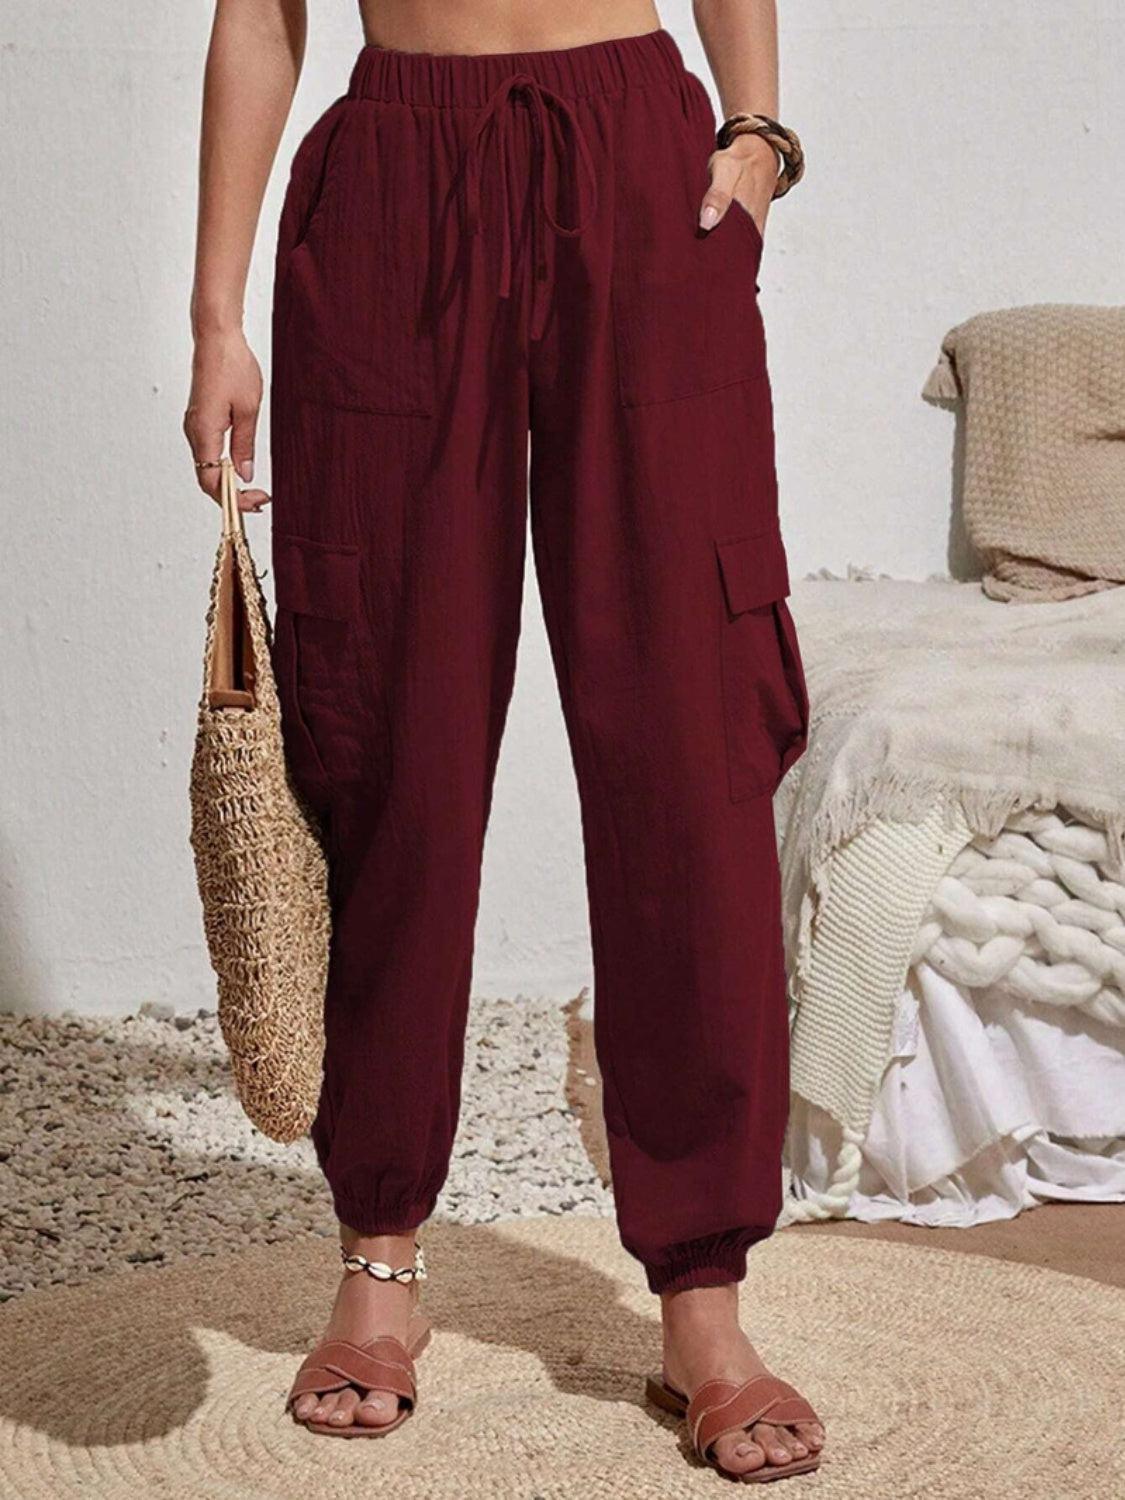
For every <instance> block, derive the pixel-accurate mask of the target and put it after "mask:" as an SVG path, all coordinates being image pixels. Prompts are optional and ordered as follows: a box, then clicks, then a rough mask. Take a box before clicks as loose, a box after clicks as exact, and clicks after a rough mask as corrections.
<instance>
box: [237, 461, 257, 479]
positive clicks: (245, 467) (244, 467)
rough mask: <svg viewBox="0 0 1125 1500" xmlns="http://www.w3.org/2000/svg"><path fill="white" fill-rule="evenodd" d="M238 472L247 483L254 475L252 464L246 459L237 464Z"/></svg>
mask: <svg viewBox="0 0 1125 1500" xmlns="http://www.w3.org/2000/svg"><path fill="white" fill-rule="evenodd" d="M238 472H239V474H241V476H242V478H243V479H245V481H246V483H247V484H249V483H250V481H251V480H252V479H253V477H254V465H253V464H252V463H251V462H250V460H249V459H247V460H246V462H245V463H241V464H239V466H238Z"/></svg>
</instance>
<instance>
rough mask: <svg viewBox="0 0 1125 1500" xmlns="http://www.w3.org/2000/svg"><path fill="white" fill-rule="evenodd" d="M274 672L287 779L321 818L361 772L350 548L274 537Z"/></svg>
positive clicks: (357, 630) (358, 625)
mask: <svg viewBox="0 0 1125 1500" xmlns="http://www.w3.org/2000/svg"><path fill="white" fill-rule="evenodd" d="M273 559H274V582H275V597H276V600H277V623H276V627H275V631H274V672H275V675H276V677H277V686H278V696H279V697H280V700H281V717H282V729H283V732H284V738H285V753H286V759H287V761H288V763H289V769H290V772H291V774H292V776H293V780H294V782H295V784H296V786H297V789H298V791H300V792H301V793H302V794H303V795H304V797H305V798H306V799H307V800H308V802H309V804H310V806H311V807H312V808H313V810H314V811H315V812H317V813H318V814H320V815H321V816H323V815H324V814H325V813H326V812H327V811H328V810H329V807H330V804H331V801H332V794H333V792H334V790H335V789H336V788H337V786H338V785H340V784H341V783H343V782H347V781H353V780H355V779H357V778H358V777H359V775H360V774H361V770H362V766H363V763H364V758H365V753H366V747H367V746H368V745H369V743H370V736H369V733H368V730H367V720H368V716H369V715H368V710H367V708H366V707H365V700H366V694H365V693H364V691H363V681H362V678H363V660H362V657H363V653H362V630H363V623H362V622H363V608H362V595H361V590H360V572H359V569H360V556H359V549H358V548H357V547H350V546H337V545H331V544H328V543H323V542H315V541H311V540H309V539H308V538H305V537H295V536H285V537H276V538H275V540H274V549H273Z"/></svg>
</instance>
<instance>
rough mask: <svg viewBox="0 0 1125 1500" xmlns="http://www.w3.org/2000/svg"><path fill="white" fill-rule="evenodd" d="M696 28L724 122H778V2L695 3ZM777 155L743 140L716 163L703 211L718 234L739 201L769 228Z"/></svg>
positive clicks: (758, 141) (756, 139) (703, 221)
mask: <svg viewBox="0 0 1125 1500" xmlns="http://www.w3.org/2000/svg"><path fill="white" fill-rule="evenodd" d="M693 9H694V12H695V24H696V27H697V28H698V31H699V37H700V40H701V41H702V43H703V50H704V52H705V53H706V54H707V61H708V63H709V64H710V66H711V72H712V73H713V74H714V77H715V83H716V84H717V85H718V89H719V102H720V105H721V106H722V112H723V118H724V119H725V118H726V117H727V116H729V115H734V114H761V115H770V116H771V117H773V118H774V119H776V118H777V92H778V90H777V5H776V0H694V4H693ZM777 167H778V163H777V154H776V152H775V151H774V149H773V147H772V146H771V145H769V144H768V143H767V142H766V141H763V140H762V138H761V136H757V135H740V136H736V138H735V139H734V140H733V141H732V142H731V144H730V145H729V146H728V147H727V149H726V150H725V151H717V152H715V154H714V155H713V156H712V158H711V186H710V188H709V189H708V191H707V193H706V194H705V196H704V199H703V202H702V203H701V205H700V209H699V223H700V226H701V227H702V228H703V229H714V227H715V225H716V224H717V223H718V222H719V220H720V219H721V218H722V217H723V215H724V214H725V213H726V211H727V209H728V208H729V207H730V205H731V200H732V199H733V198H737V199H738V201H739V203H741V204H742V206H743V208H745V209H746V210H747V212H748V213H749V214H750V215H751V216H752V217H753V219H754V221H755V223H756V224H757V226H758V228H759V229H762V230H764V229H765V226H766V214H767V213H768V212H769V206H770V201H771V199H772V197H773V189H774V184H775V183H776V181H777Z"/></svg>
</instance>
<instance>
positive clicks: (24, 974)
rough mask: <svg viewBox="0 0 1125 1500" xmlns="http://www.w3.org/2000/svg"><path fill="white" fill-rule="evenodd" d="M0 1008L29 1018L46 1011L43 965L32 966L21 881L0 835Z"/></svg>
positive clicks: (9, 849) (4, 840)
mask: <svg viewBox="0 0 1125 1500" xmlns="http://www.w3.org/2000/svg"><path fill="white" fill-rule="evenodd" d="M0 870H2V871H3V878H2V879H0V1007H2V1008H3V1009H4V1010H6V1011H17V1012H19V1013H20V1014H22V1015H28V1014H32V1013H34V1012H37V1011H42V1010H44V1009H45V1008H46V1004H47V997H46V993H45V991H44V987H43V981H42V977H41V976H42V965H41V964H35V963H32V962H31V952H30V949H31V943H30V940H29V938H28V935H27V930H26V927H25V925H24V916H23V908H22V905H21V892H22V889H23V881H22V877H21V872H20V867H19V862H18V861H17V859H16V857H15V855H14V853H13V850H12V847H11V845H10V844H9V842H8V840H7V839H6V838H5V837H4V835H3V834H0Z"/></svg>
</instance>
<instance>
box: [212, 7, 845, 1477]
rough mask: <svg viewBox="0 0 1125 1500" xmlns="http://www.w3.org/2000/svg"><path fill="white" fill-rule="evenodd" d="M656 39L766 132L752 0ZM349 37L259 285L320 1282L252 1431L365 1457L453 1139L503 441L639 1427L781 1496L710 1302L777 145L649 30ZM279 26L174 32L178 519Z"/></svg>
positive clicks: (493, 17) (234, 354)
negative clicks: (186, 399)
mask: <svg viewBox="0 0 1125 1500" xmlns="http://www.w3.org/2000/svg"><path fill="white" fill-rule="evenodd" d="M697 14H698V21H699V29H700V33H701V36H702V39H703V44H704V47H705V49H706V52H707V56H708V58H709V59H710V62H711V65H712V67H713V70H714V73H715V77H716V80H717V83H718V87H719V91H720V93H721V96H722V103H723V108H724V110H725V112H726V114H727V115H728V116H732V115H735V114H736V113H737V112H747V113H752V112H754V111H758V112H762V113H763V114H764V115H766V116H772V115H774V114H776V41H775V17H774V5H773V0H698V4H697ZM363 20H364V29H365V33H366V37H367V45H366V46H365V47H364V48H363V50H362V51H361V52H360V54H359V57H358V60H357V61H356V63H355V66H354V69H353V71H352V74H351V80H350V83H349V87H348V90H347V93H346V94H345V95H344V96H343V97H342V98H341V99H339V100H337V102H336V103H334V104H333V105H332V106H331V107H330V108H329V109H328V110H327V112H326V113H325V114H324V115H323V117H322V118H321V119H320V120H319V121H318V123H317V124H316V125H315V126H314V127H313V129H312V130H311V131H310V133H309V134H308V135H307V136H306V137H305V139H304V141H303V142H302V144H301V146H300V148H299V150H298V152H297V155H296V159H295V161H294V163H293V169H292V175H291V179H290V184H289V191H288V195H287V198H286V201H285V207H284V211H283V214H282V218H281V225H280V233H279V242H278V249H277V265H276V284H275V303H274V358H273V363H274V370H273V384H272V400H271V411H272V419H271V449H272V465H273V475H274V484H273V495H274V501H275V511H276V515H275V522H274V539H273V563H274V578H275V582H276V598H277V606H278V616H277V625H276V636H275V643H274V650H275V668H276V672H277V677H278V682H279V687H280V691H281V697H282V714H283V724H284V733H285V740H286V754H287V758H288V760H289V762H290V766H291V770H292V774H293V778H294V780H295V783H296V784H297V786H298V787H299V789H300V790H301V792H302V793H303V795H304V796H305V798H306V799H307V801H308V803H309V804H310V805H311V807H312V808H313V809H314V810H315V812H316V813H317V814H318V816H319V817H320V819H321V820H322V822H323V826H324V837H325V845H326V849H327V851H328V856H329V867H330V872H331V896H332V904H333V946H332V957H331V965H330V978H329V988H328V995H327V1005H326V1023H325V1024H326V1033H327V1052H326V1062H325V1080H324V1088H323V1093H322V1098H321V1106H320V1112H319V1115H318V1118H317V1120H316V1123H315V1127H314V1131H313V1136H314V1140H315V1144H316V1148H317V1152H318V1156H319V1159H320V1162H321V1164H322V1166H323V1168H324V1171H325V1174H326V1176H327V1179H328V1182H329V1184H330V1186H331V1190H332V1193H333V1198H334V1203H335V1208H336V1212H337V1215H338V1217H339V1220H340V1226H341V1229H340V1232H341V1243H342V1253H343V1255H344V1257H345V1269H344V1274H343V1277H342V1281H341V1285H340V1288H339V1292H338V1295H337V1298H336V1303H335V1306H334V1308H333V1309H332V1312H331V1315H330V1317H329V1322H328V1328H327V1333H326V1336H325V1342H324V1343H323V1344H322V1345H321V1346H320V1347H319V1348H318V1349H317V1350H316V1351H314V1353H313V1354H312V1355H310V1357H309V1359H308V1360H307V1361H306V1362H305V1365H304V1366H302V1369H301V1371H300V1373H299V1375H298V1379H297V1381H296V1384H295V1386H294V1389H293V1392H292V1394H291V1397H290V1406H291V1409H292V1411H293V1414H294V1416H295V1418H296V1419H297V1420H298V1421H299V1422H302V1423H304V1424H305V1425H307V1426H308V1427H309V1428H310V1429H312V1430H313V1431H314V1432H317V1433H333V1434H340V1435H346V1436H353V1435H354V1436H376V1435H385V1434H386V1433H388V1432H389V1431H390V1430H392V1428H394V1427H397V1426H398V1425H399V1424H400V1423H401V1422H402V1421H403V1420H405V1418H406V1417H407V1416H408V1415H409V1412H410V1411H411V1409H412V1406H413V1402H414V1399H415V1368H414V1363H413V1357H414V1356H415V1355H416V1354H417V1353H418V1352H419V1351H420V1349H421V1347H422V1345H423V1344H424V1342H425V1339H426V1337H427V1329H426V1325H425V1322H424V1320H423V1319H422V1318H421V1315H420V1314H419V1313H418V1312H417V1310H416V1301H417V1290H418V1288H417V1280H418V1279H419V1276H420V1275H421V1274H423V1268H422V1266H421V1261H420V1256H419V1252H418V1251H417V1248H416V1240H415V1232H416V1230H417V1229H418V1227H419V1225H420V1224H422V1223H423V1221H424V1220H425V1219H426V1218H427V1216H428V1215H429V1214H430V1212H431V1211H432V1209H433V1206H434V1202H435V1199H436V1196H437V1194H438V1191H439V1189H440V1188H441V1186H442V1183H443V1181H444V1179H445V1175H446V1170H447V1164H448V1159H449V1152H450V1148H451V1144H452V1140H453V1135H454V1128H455V1124H456V1119H457V1111H458V1105H459V1087H460V1074H461V1063H462V1040H463V1028H464V1023H465V1013H466V1007H467V1003H468V986H469V977H470V964H471V945H472V936H473V925H474V918H475V914H476V905H477V893H478V879H479V868H480V857H481V848H482V842H483V838H484V831H485V824H486V821H487V814H488V806H489V799H490V794H491V786H492V778H493V771H494V768H495V764H496V756H497V751H498V748H499V743H500V735H501V730H502V727H503V722H504V716H505V711H506V708H507V704H508V698H509V693H510V689H511V685H512V676H513V669H514V663H515V653H516V637H517V631H518V623H519V611H520V596H521V586H522V576H523V566H524V540H525V531H526V522H527V513H528V483H527V460H528V448H529V442H530V454H531V482H530V518H531V531H532V537H533V543H534V555H535V563H536V568H537V573H538V579H539V586H540V591H541V596H542V600H543V607H544V612H545V616H546V620H547V627H548V632H549V635H550V640H551V645H552V651H553V655H554V661H555V665H556V670H557V674H558V680H559V685H560V690H561V695H562V699H563V705H564V710H565V714H566V720H567V726H568V731H569V735H570V740H571V746H572V750H573V755H574V762H575V767H576V771H577V777H578V784H579V790H580V793H581V798H582V809H583V830H584V836H585V843H586V855H587V866H588V881H589V898H590V910H591V928H592V934H593V947H594V960H595V974H596V1001H597V1003H596V1015H597V1019H596V1023H595V1026H596V1038H597V1046H598V1055H599V1060H600V1065H601V1069H602V1073H603V1078H604V1084H605V1101H606V1102H605V1112H606V1123H607V1126H608V1132H609V1142H610V1150H611V1162H612V1171H613V1181H614V1190H615V1197H616V1204H617V1213H618V1221H619V1228H620V1233H621V1237H622V1241H623V1243H624V1245H625V1247H626V1248H627V1249H628V1250H629V1251H630V1252H631V1253H632V1254H633V1255H634V1256H636V1257H637V1258H638V1259H639V1260H640V1261H641V1262H642V1264H643V1266H644V1268H645V1273H646V1276H647V1279H648V1285H649V1287H650V1288H651V1290H652V1291H653V1292H654V1293H655V1294H658V1295H659V1296H660V1298H661V1307H662V1316H663V1330H664V1367H663V1371H662V1372H661V1375H660V1376H658V1377H654V1378H653V1379H652V1380H651V1381H650V1385H649V1394H650V1397H651V1398H652V1399H654V1400H655V1401H657V1402H658V1403H660V1404H662V1405H665V1406H666V1407H668V1408H669V1409H671V1410H676V1411H683V1410H684V1408H685V1407H686V1406H687V1404H688V1398H689V1397H690V1398H691V1406H690V1413H689V1416H690V1420H691V1424H692V1433H693V1440H694V1441H695V1442H696V1444H697V1447H698V1448H699V1451H700V1453H701V1454H702V1455H703V1456H704V1457H706V1458H707V1459H708V1460H709V1461H710V1462H712V1463H714V1464H715V1465H716V1466H717V1467H719V1468H721V1469H722V1470H724V1471H725V1472H727V1473H728V1474H731V1475H734V1476H736V1477H744V1478H750V1479H766V1478H774V1477H779V1476H780V1475H783V1474H786V1473H791V1472H796V1471H799V1470H802V1469H808V1468H812V1467H815V1466H816V1464H817V1463H818V1462H819V1450H820V1448H821V1445H822V1442H823V1431H822V1428H821V1427H820V1424H819V1423H818V1421H817V1420H816V1417H815V1413H814V1412H813V1410H812V1408H811V1407H810V1406H809V1405H808V1403H807V1402H805V1401H803V1400H802V1399H800V1398H799V1397H798V1396H797V1395H796V1393H795V1392H792V1391H791V1389H790V1388H789V1387H787V1386H783V1385H782V1384H781V1382H780V1381H776V1380H774V1379H773V1378H772V1377H769V1376H768V1375H767V1373H766V1371H765V1368H764V1366H763V1364H762V1362H761V1360H760V1359H759V1357H758V1355H757V1354H756V1353H755V1351H754V1348H753V1346H752V1345H751V1343H750V1342H749V1340H748V1339H747V1338H746V1336H745V1334H744V1333H743V1332H742V1331H741V1329H740V1327H739V1322H738V1304H737V1283H738V1281H739V1280H740V1279H741V1278H742V1277H743V1275H744V1274H745V1266H746V1252H747V1249H748V1247H749V1246H750V1245H752V1244H753V1243H755V1242H756V1241H757V1240H760V1239H763V1238H764V1237H765V1236H766V1235H768V1234H769V1233H770V1231H771V1228H772V1226H773V1224H774V1221H775V1219H776V1217H777V1213H778V1210H779V1206H780V1165H779V1164H780V1152H781V1144H782V1135H783V1131H784V1127H785V1119H786V1109H787V1096H788V1082H787V1049H788V1034H787V1017H786V1002H785V993H784V979H783V963H782V952H781V947H780V938H779V930H778V929H779V923H778V879H777V868H776V862H775V849H774V831H773V823H772V812H771V794H772V792H773V791H774V789H775V787H776V785H777V783H778V781H779V779H780V777H781V775H782V774H783V773H784V771H785V769H786V768H787V766H788V765H789V764H790V763H791V762H792V761H793V760H794V759H795V758H796V757H797V755H798V754H799V753H800V751H801V749H802V748H803V744H804V734H805V724H806V704H805V699H804V687H803V681H802V677H801V668H800V661H799V657H798V654H797V647H796V641H795V638H794V635H793V630H792V623H791V621H790V619H789V615H788V612H787V610H786V606H785V604H784V596H785V594H786V593H787V592H788V585H787V581H786V574H785V554H784V550H783V548H782V544H781V539H780V536H779V534H778V529H777V500H776V484H775V478H774V467H773V447H772V441H773V440H772V427H771V410H770V393H769V384H768V380H767V376H766V366H765V345H764V335H763V331H762V324H761V319H760V315H759V312H758V307H757V300H756V292H757V288H756V286H755V275H756V271H757V265H758V260H759V257H760V253H761V248H762V241H761V233H762V228H763V226H764V223H765V216H766V211H767V208H768V207H769V203H770V200H771V196H772V195H773V194H774V189H775V184H776V183H777V182H778V180H779V179H778V173H779V159H778V154H777V152H776V151H775V148H774V145H771V144H769V143H768V142H767V141H766V140H765V139H764V138H763V136H762V135H761V134H756V133H754V131H755V130H757V129H759V128H763V129H764V128H765V127H761V126H760V125H759V123H758V122H757V121H753V120H752V121H749V122H747V121H745V120H743V121H741V122H740V123H737V122H736V123H735V124H733V125H732V126H731V127H730V129H728V130H727V132H726V133H725V135H724V136H723V138H722V140H721V141H720V142H719V145H720V147H721V149H716V137H715V119H714V115H713V112H712V109H711V106H710V104H709V101H708V98H707V95H706V92H705V90H704V89H703V86H702V85H701V84H700V82H699V81H698V80H697V79H696V78H694V77H693V76H692V75H690V74H688V73H687V72H686V71H685V70H684V67H683V64H682V62H681V60H680V57H679V54H678V52H677V50H676V47H675V45H674V43H673V42H672V40H671V38H670V37H669V36H668V34H667V33H665V32H663V31H661V30H660V29H659V22H658V19H657V16H656V13H655V10H654V8H653V5H652V0H602V3H600V4H598V5H597V6H595V5H593V4H591V3H590V0H578V3H577V4H575V3H574V0H569V3H566V4H563V3H561V0H520V3H519V4H512V3H507V0H466V3H464V4H462V5H459V6H448V5H443V4H438V3H436V0H380V3H376V0H370V3H369V4H368V6H367V8H366V10H365V13H364V17H363ZM304 37H305V6H304V0H237V3H234V0H218V4H217V10H216V19H215V29H214V34H213V38H212V43H211V50H210V56H209V59H208V67H207V81H206V89H205V100H204V118H203V150H202V179H201V211H200V228H199V244H198V257H197V270H196V280H195V287H194V293H193V301H192V319H193V327H194V334H195V362H194V378H193V386H192V394H191V400H190V405H189V408H188V412H187V416H186V419H185V430H186V432H187V435H188V438H189V441H190V444H191V448H192V452H193V455H194V459H195V462H196V465H197V472H198V474H199V479H200V483H201V485H202V487H203V488H204V490H206V491H207V493H209V494H211V495H212V496H214V494H215V491H216V487H217V482H218V469H217V467H216V464H217V461H218V459H219V456H220V453H221V451H222V447H223V442H224V437H225V433H226V431H227V429H228V427H229V428H230V429H231V437H230V444H231V455H232V457H233V459H234V461H235V464H236V467H237V470H238V472H239V473H240V474H241V476H242V478H243V480H244V481H245V482H246V484H247V485H248V486H249V485H250V484H251V482H252V477H253V469H254V442H255V427H256V422H257V414H258V407H259V402H260V397H261V378H260V374H259V369H258V365H257V363H256V361H255V359H254V356H253V355H252V354H251V352H250V350H249V348H248V347H247V345H246V342H245V339H244V337H243V334H242V330H241V319H242V297H243V291H244V286H245V281H246V275H247V266H248V262H249V258H250V251H251V245H252V241H253V237H254V231H255V224H256V220H257V216H258V211H259V208H260V203H261V198H262V194H263V190H264V186H265V183H266V179H267V176H268V173H269V170H270V167H271V163H272V160H273V157H274V153H275V150H276V147H277V143H278V138H279V136H280V134H281V131H282V127H283V124H284V121H285V118H286V115H287V112H288V109H289V106H290V102H291V99H292V96H293V92H294V89H295V87H296V83H297V77H298V73H299V69H300V64H301V58H302V53H303V46H304ZM740 130H744V132H745V133H738V132H739V131H740ZM732 136H733V138H732ZM728 140H729V144H728ZM267 498H268V497H267V496H266V495H265V494H264V493H263V492H262V491H261V490H260V489H253V488H247V489H245V490H244V491H243V494H242V500H241V503H242V505H243V506H244V507H245V508H247V509H258V508H259V507H260V506H261V505H263V504H265V503H266V501H267ZM365 1271H366V1272H368V1273H369V1274H362V1273H363V1272H365ZM392 1272H393V1273H395V1274H394V1275H393V1276H390V1273H392ZM388 1277H390V1279H388ZM767 1418H768V1420H767Z"/></svg>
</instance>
